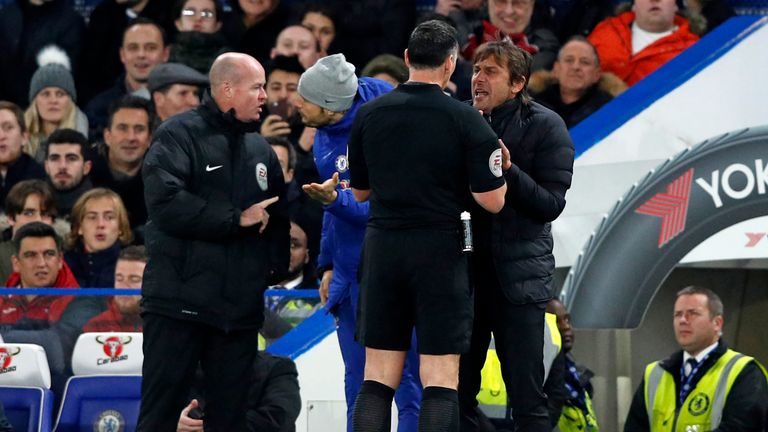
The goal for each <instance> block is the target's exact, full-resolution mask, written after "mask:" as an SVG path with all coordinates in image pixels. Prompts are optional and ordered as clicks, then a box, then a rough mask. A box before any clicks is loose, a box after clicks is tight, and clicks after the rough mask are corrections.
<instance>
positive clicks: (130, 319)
mask: <svg viewBox="0 0 768 432" xmlns="http://www.w3.org/2000/svg"><path fill="white" fill-rule="evenodd" d="M146 266H147V251H146V249H144V246H128V247H127V248H125V249H123V250H122V251H120V255H119V256H118V257H117V265H116V266H115V288H117V289H121V288H129V289H130V288H133V289H140V288H141V282H142V278H143V275H144V267H146ZM139 300H141V297H139V296H131V295H125V296H115V297H112V298H111V299H109V305H108V307H107V310H106V311H104V312H102V313H101V314H99V315H96V316H95V317H93V318H91V320H90V321H88V323H86V324H85V326H83V332H140V331H142V329H143V327H142V324H141V316H139Z"/></svg>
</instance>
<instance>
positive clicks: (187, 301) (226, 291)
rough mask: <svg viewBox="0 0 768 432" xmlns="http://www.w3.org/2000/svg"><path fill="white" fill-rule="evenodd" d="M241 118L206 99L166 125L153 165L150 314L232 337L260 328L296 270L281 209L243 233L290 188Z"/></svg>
mask: <svg viewBox="0 0 768 432" xmlns="http://www.w3.org/2000/svg"><path fill="white" fill-rule="evenodd" d="M255 126H256V124H245V123H242V122H240V121H238V120H236V119H235V118H234V115H233V112H232V111H230V112H227V113H222V112H221V111H220V110H219V108H218V107H217V106H216V103H215V102H214V100H213V99H212V98H211V96H210V95H209V94H208V93H206V95H205V96H204V97H203V104H202V105H200V106H199V107H198V108H196V109H194V110H192V111H188V112H185V113H183V114H180V115H178V116H174V117H172V118H170V119H168V120H166V121H165V122H163V124H162V125H160V127H159V128H158V130H157V131H156V132H155V134H154V136H153V144H152V146H151V147H150V148H149V151H148V152H147V155H146V156H145V158H144V168H143V176H144V184H145V190H144V195H145V198H146V203H147V210H148V213H149V221H148V222H147V226H146V239H145V243H146V246H147V251H148V254H149V262H148V263H147V267H146V270H145V271H144V285H143V288H142V294H143V300H142V305H143V307H144V311H145V312H151V313H158V314H162V315H166V316H170V317H173V318H177V319H185V320H194V321H198V322H202V323H205V324H208V325H212V326H215V327H218V328H221V329H223V330H225V331H226V330H230V329H245V328H259V327H260V326H261V323H262V321H263V307H264V298H263V292H264V289H266V287H267V286H268V284H269V279H270V277H272V278H274V279H275V280H278V281H279V280H281V278H282V277H283V275H284V274H285V273H286V272H287V270H288V260H289V246H290V240H289V235H288V232H289V230H290V224H289V222H288V218H287V216H286V215H285V213H284V209H283V208H282V207H281V205H280V204H281V202H280V201H278V203H275V204H273V205H272V206H270V207H269V208H268V209H267V211H268V212H269V215H270V218H269V224H268V226H267V229H266V230H265V231H264V233H262V234H260V233H259V229H260V228H261V224H258V225H256V226H252V227H248V228H242V227H240V222H239V221H240V214H241V212H242V211H243V210H245V209H247V208H248V207H250V206H251V205H253V204H255V203H258V202H261V201H263V200H265V199H267V198H270V197H274V196H278V197H280V200H281V201H283V202H284V201H285V183H284V181H283V174H282V171H281V169H280V164H279V162H278V160H277V156H276V155H275V153H274V151H272V149H271V147H270V146H269V144H267V142H266V141H265V140H264V139H263V138H262V137H261V136H260V135H258V134H254V133H247V132H251V131H252V130H253V129H252V128H253V127H255Z"/></svg>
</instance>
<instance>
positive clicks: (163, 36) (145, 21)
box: [120, 12, 181, 48]
mask: <svg viewBox="0 0 768 432" xmlns="http://www.w3.org/2000/svg"><path fill="white" fill-rule="evenodd" d="M179 13H181V12H179ZM137 25H151V26H154V27H155V28H156V29H157V31H159V32H160V39H162V41H163V48H165V47H166V46H168V36H167V35H166V34H165V30H164V29H163V27H162V26H160V25H159V24H158V23H156V22H154V21H152V20H151V19H149V18H147V17H138V18H136V19H135V20H133V21H131V23H130V24H128V27H126V28H125V30H123V37H122V38H121V39H120V46H123V44H124V43H125V35H126V34H127V33H128V32H129V31H130V30H131V29H132V28H133V27H135V26H137Z"/></svg>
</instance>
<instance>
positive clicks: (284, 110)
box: [260, 55, 304, 142]
mask: <svg viewBox="0 0 768 432" xmlns="http://www.w3.org/2000/svg"><path fill="white" fill-rule="evenodd" d="M268 67H269V73H268V75H267V87H266V91H267V103H266V104H265V105H264V106H265V108H266V110H267V113H266V114H267V115H266V116H265V118H264V121H262V123H261V129H260V132H261V135H262V136H264V137H273V136H288V137H290V138H291V141H292V142H296V141H297V140H298V137H299V136H300V135H301V132H302V131H303V130H304V126H303V125H302V124H301V121H296V120H297V118H296V116H297V112H296V107H295V106H293V100H292V98H291V95H293V94H295V93H296V88H297V87H298V85H299V77H300V76H301V74H302V73H304V67H303V66H302V65H301V64H300V63H299V60H298V57H296V56H295V55H292V56H284V55H277V56H275V57H274V58H272V60H271V61H270V63H269V65H268Z"/></svg>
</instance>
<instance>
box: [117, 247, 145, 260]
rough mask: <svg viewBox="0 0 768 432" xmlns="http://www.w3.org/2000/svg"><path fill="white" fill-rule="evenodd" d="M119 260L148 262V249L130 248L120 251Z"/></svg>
mask: <svg viewBox="0 0 768 432" xmlns="http://www.w3.org/2000/svg"><path fill="white" fill-rule="evenodd" d="M117 259H118V260H125V261H141V262H143V263H145V262H147V259H148V258H147V249H146V248H145V247H144V246H128V247H126V248H124V249H123V250H121V251H120V255H118V256H117Z"/></svg>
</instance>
